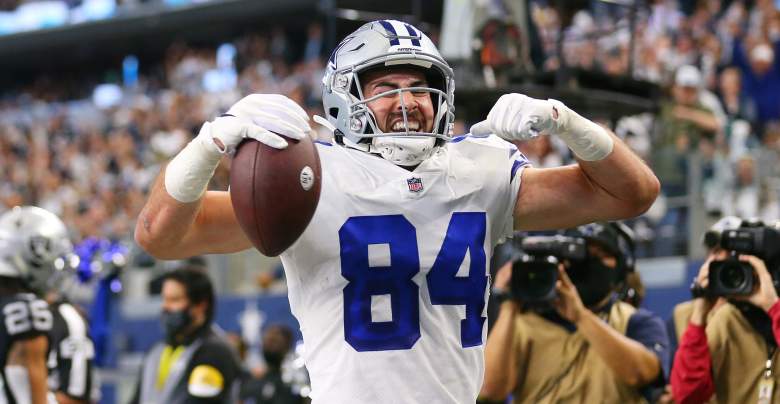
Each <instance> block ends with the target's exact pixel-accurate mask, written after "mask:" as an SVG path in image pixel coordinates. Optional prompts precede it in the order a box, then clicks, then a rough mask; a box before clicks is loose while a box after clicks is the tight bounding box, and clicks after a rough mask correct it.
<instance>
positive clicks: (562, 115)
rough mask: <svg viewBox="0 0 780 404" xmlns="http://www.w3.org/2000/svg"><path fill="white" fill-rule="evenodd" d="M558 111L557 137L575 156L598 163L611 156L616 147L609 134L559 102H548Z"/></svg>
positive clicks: (551, 100)
mask: <svg viewBox="0 0 780 404" xmlns="http://www.w3.org/2000/svg"><path fill="white" fill-rule="evenodd" d="M548 101H550V102H551V103H552V104H553V108H555V109H556V110H557V111H558V118H557V119H555V121H556V123H557V127H558V130H557V133H556V134H557V135H558V136H559V137H560V138H561V139H563V141H564V142H566V145H567V146H569V149H571V151H572V152H574V154H575V155H576V156H577V157H579V158H580V159H581V160H585V161H598V160H602V159H604V158H605V157H607V156H609V154H610V153H612V148H613V147H614V141H613V140H612V136H610V135H609V133H608V132H607V131H606V130H605V129H604V128H602V127H601V126H599V125H598V124H596V123H595V122H593V121H590V120H588V119H586V118H583V117H582V116H580V114H578V113H576V112H574V111H573V110H571V109H570V108H569V107H567V106H566V105H564V104H563V103H562V102H560V101H558V100H553V99H550V100H548Z"/></svg>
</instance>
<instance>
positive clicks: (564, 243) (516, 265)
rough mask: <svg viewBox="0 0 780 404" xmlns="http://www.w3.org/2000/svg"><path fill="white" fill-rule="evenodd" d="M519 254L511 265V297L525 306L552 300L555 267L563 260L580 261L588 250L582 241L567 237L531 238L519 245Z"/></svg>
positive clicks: (556, 269) (556, 275)
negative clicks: (520, 251)
mask: <svg viewBox="0 0 780 404" xmlns="http://www.w3.org/2000/svg"><path fill="white" fill-rule="evenodd" d="M520 250H522V253H520V255H519V256H518V257H517V258H516V259H515V260H514V262H513V264H512V284H511V290H512V296H513V297H515V298H516V299H519V300H520V301H522V302H523V303H524V304H527V305H538V304H543V303H547V302H549V301H551V300H552V299H554V298H555V296H556V293H555V284H556V282H557V281H558V265H559V264H560V263H561V262H563V261H570V262H574V261H583V260H585V259H586V258H587V254H588V250H587V247H586V245H585V240H584V239H582V238H578V237H567V236H561V235H557V236H531V237H525V238H523V239H522V241H521V242H520Z"/></svg>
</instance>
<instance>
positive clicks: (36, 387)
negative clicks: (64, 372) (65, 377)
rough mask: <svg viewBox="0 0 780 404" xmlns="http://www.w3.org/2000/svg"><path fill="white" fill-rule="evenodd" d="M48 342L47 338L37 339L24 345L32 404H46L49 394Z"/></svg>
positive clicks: (24, 361)
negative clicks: (47, 378)
mask: <svg viewBox="0 0 780 404" xmlns="http://www.w3.org/2000/svg"><path fill="white" fill-rule="evenodd" d="M47 345H48V342H47V340H46V337H43V336H41V337H37V338H35V339H34V340H31V341H25V342H24V343H23V344H22V350H21V358H22V361H23V363H24V366H25V367H26V368H27V377H28V380H29V381H30V398H31V399H32V404H46V402H47V398H46V396H47V394H48V392H49V390H48V385H47V380H46V377H47V374H48V370H47V369H46V349H47Z"/></svg>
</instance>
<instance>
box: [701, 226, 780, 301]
mask: <svg viewBox="0 0 780 404" xmlns="http://www.w3.org/2000/svg"><path fill="white" fill-rule="evenodd" d="M708 233H709V232H708ZM708 238H709V240H708ZM705 242H708V244H709V245H713V246H720V247H721V248H723V249H724V250H727V251H728V252H729V257H728V258H726V259H724V260H718V261H712V262H711V263H710V267H709V286H708V287H707V293H708V294H709V295H711V296H739V295H743V296H744V295H750V294H752V293H753V290H754V289H755V287H756V285H757V284H758V277H757V276H756V273H755V270H754V269H753V266H752V265H750V263H748V262H745V261H740V260H739V255H740V254H744V255H754V256H756V257H758V258H759V259H761V260H763V261H764V262H766V263H768V262H769V261H772V260H774V259H775V258H777V257H778V255H780V254H779V253H780V244H779V243H780V232H779V231H778V230H777V229H776V228H773V227H766V226H764V225H763V223H761V222H754V223H749V222H743V223H742V225H741V226H740V228H737V229H728V230H724V231H723V232H721V233H720V235H719V237H718V235H717V234H715V233H709V234H706V235H705ZM767 266H769V265H767Z"/></svg>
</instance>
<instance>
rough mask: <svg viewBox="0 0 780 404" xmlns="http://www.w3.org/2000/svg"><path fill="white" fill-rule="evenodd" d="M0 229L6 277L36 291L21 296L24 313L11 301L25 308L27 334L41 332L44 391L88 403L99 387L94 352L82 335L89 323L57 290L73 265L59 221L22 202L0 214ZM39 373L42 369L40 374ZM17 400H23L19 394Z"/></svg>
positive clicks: (63, 401) (66, 403) (70, 402)
mask: <svg viewBox="0 0 780 404" xmlns="http://www.w3.org/2000/svg"><path fill="white" fill-rule="evenodd" d="M0 232H3V234H6V235H7V236H6V240H7V242H8V243H9V244H10V245H11V246H12V248H11V249H10V250H9V251H7V252H6V255H5V259H4V260H3V261H4V262H5V263H6V267H7V269H8V274H7V275H6V276H10V277H12V278H14V280H15V281H16V283H19V284H21V285H23V286H24V288H25V290H26V291H28V292H32V293H34V294H35V295H37V296H34V295H33V294H30V293H28V294H26V295H25V296H27V297H26V298H28V299H30V300H29V303H27V306H29V310H27V311H25V310H26V309H23V308H22V307H23V305H21V304H17V309H18V310H22V311H23V312H29V320H27V323H29V324H30V325H29V327H28V329H29V330H30V331H29V332H35V331H37V332H41V333H43V332H45V333H46V334H47V337H48V343H49V350H48V358H47V362H46V363H47V366H48V387H49V389H50V390H51V391H52V392H53V393H54V395H55V396H56V400H57V402H58V403H59V404H74V403H89V402H92V401H93V400H95V399H96V398H97V395H98V388H99V386H98V383H97V381H96V379H95V370H94V368H93V366H94V365H93V358H94V354H95V350H94V346H93V344H92V340H91V339H90V337H89V335H88V328H89V327H88V324H87V322H86V320H85V317H84V315H83V314H82V313H81V312H80V311H79V310H78V309H77V308H76V307H74V306H73V305H72V304H70V303H69V302H68V301H67V299H66V297H65V294H64V292H63V290H64V288H65V287H66V286H67V285H68V283H69V281H70V279H69V278H70V277H72V276H74V274H73V272H72V270H73V269H74V268H75V264H76V263H75V262H74V259H75V255H74V254H73V246H72V244H71V241H70V238H69V236H68V231H67V229H66V227H65V224H64V223H63V222H62V220H60V219H59V218H58V217H57V216H56V215H54V214H53V213H51V212H49V211H47V210H44V209H41V208H38V207H35V206H22V207H16V208H14V209H12V210H10V211H9V212H6V213H5V214H3V215H2V216H0ZM39 298H42V299H44V301H41V300H39ZM6 307H8V306H6ZM45 307H47V309H46V310H44V308H45ZM5 310H6V309H4V312H3V314H6V313H5ZM5 324H6V330H8V331H9V332H10V330H11V328H12V327H11V325H12V324H14V323H13V321H9V320H8V317H7V315H6V317H5ZM25 327H27V325H26V323H25ZM35 335H38V334H35ZM43 340H44V341H46V337H44V339H43ZM44 352H45V351H44ZM45 372H46V368H44V377H46V376H45V375H46V373H45ZM44 388H45V386H44ZM17 401H19V402H25V400H20V399H19V398H17Z"/></svg>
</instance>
